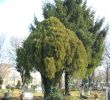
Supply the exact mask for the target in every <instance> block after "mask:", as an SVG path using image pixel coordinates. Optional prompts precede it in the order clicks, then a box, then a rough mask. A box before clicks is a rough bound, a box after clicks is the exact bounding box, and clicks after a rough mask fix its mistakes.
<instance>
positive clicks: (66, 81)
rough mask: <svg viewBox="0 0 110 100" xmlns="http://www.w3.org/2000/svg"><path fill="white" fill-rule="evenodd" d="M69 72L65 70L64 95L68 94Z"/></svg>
mask: <svg viewBox="0 0 110 100" xmlns="http://www.w3.org/2000/svg"><path fill="white" fill-rule="evenodd" d="M69 82H70V80H69V73H68V72H65V95H70V86H69Z"/></svg>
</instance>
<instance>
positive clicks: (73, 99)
mask: <svg viewBox="0 0 110 100" xmlns="http://www.w3.org/2000/svg"><path fill="white" fill-rule="evenodd" d="M4 91H6V90H0V97H3V96H4ZM21 93H22V92H21V91H20V90H19V89H14V91H13V92H12V97H19V96H20V94H21ZM96 94H97V95H98V97H99V100H105V92H104V91H92V92H91V95H90V96H88V99H87V100H95V95H96ZM33 96H34V97H37V98H39V99H38V100H43V99H42V97H43V93H40V92H33ZM40 98H41V99H40ZM65 98H66V100H81V99H80V92H79V91H72V92H71V95H70V96H68V97H65Z"/></svg>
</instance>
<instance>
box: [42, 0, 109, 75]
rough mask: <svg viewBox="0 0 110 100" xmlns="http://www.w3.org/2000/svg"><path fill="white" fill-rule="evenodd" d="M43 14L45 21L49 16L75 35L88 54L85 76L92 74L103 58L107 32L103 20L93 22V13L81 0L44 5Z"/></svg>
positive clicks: (60, 0)
mask: <svg viewBox="0 0 110 100" xmlns="http://www.w3.org/2000/svg"><path fill="white" fill-rule="evenodd" d="M43 14H44V17H45V19H46V18H49V17H50V16H55V17H57V18H59V19H60V21H61V22H62V23H63V24H64V25H65V26H66V27H67V28H68V29H70V30H73V31H74V32H75V33H76V35H77V36H78V38H79V39H80V40H81V42H82V43H83V44H84V46H85V48H86V51H87V54H88V71H87V75H89V74H90V73H92V72H93V70H94V69H95V68H96V67H97V66H98V65H99V64H100V62H101V60H102V57H103V51H104V39H105V37H106V34H107V31H108V26H107V27H103V23H104V18H102V19H97V20H96V21H95V18H94V16H95V12H94V11H93V10H91V9H90V8H88V7H87V2H86V1H83V0H54V4H51V3H46V4H45V5H44V7H43Z"/></svg>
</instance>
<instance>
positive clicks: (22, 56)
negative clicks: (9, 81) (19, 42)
mask: <svg viewBox="0 0 110 100" xmlns="http://www.w3.org/2000/svg"><path fill="white" fill-rule="evenodd" d="M16 53H17V58H16V62H17V66H16V69H17V71H18V72H19V73H20V75H21V79H22V85H24V84H25V83H27V80H29V79H30V78H31V76H30V71H31V70H32V69H31V68H30V67H29V63H28V60H27V56H26V52H25V49H24V48H22V47H20V48H18V49H17V50H16Z"/></svg>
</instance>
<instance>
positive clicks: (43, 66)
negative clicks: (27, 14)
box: [24, 17, 87, 79]
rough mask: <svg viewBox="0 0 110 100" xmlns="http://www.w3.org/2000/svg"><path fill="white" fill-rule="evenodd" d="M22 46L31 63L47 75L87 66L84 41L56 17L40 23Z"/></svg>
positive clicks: (50, 76) (81, 68) (53, 76)
mask: <svg viewBox="0 0 110 100" xmlns="http://www.w3.org/2000/svg"><path fill="white" fill-rule="evenodd" d="M24 47H25V48H26V52H27V56H28V59H29V60H30V63H31V65H32V66H33V67H35V68H36V69H37V70H38V71H39V72H40V73H41V74H42V75H45V76H46V77H48V78H49V79H53V78H55V75H56V73H57V72H59V71H61V70H64V69H65V70H68V69H70V70H71V69H74V70H76V69H77V70H80V71H81V72H83V70H84V71H85V69H86V66H87V54H86V50H85V48H84V46H83V44H82V43H81V41H80V40H79V39H78V38H77V36H76V35H75V33H73V32H72V31H70V30H68V29H66V28H65V26H64V25H63V24H62V23H61V22H60V21H59V19H57V18H55V17H50V18H48V19H46V20H44V21H42V22H41V23H39V24H38V26H37V28H36V30H35V31H34V32H32V33H31V34H30V36H29V37H28V39H27V40H26V41H25V42H24ZM66 65H67V66H66ZM74 70H72V71H74Z"/></svg>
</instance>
